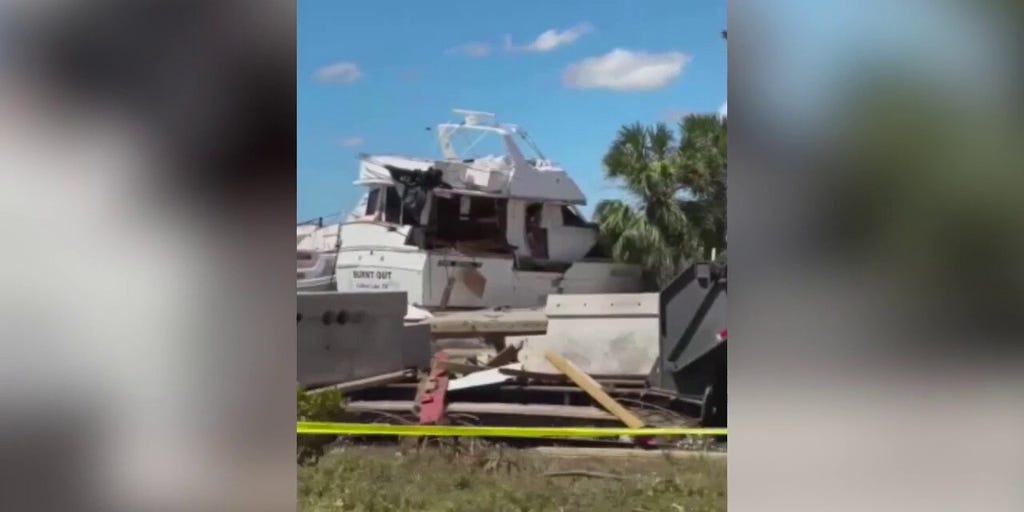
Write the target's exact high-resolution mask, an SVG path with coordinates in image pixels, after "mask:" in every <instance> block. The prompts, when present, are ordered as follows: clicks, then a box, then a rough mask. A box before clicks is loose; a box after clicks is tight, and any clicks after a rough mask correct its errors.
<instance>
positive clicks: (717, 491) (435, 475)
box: [298, 446, 726, 512]
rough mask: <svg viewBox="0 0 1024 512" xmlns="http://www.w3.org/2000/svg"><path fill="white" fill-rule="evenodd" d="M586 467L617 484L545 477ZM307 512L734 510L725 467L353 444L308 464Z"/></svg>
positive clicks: (303, 506)
mask: <svg viewBox="0 0 1024 512" xmlns="http://www.w3.org/2000/svg"><path fill="white" fill-rule="evenodd" d="M567 470H570V471H571V470H585V471H592V472H600V473H603V474H606V475H609V476H615V478H611V477H602V478H595V477H580V476H558V477H553V476H545V475H544V473H546V472H557V471H567ZM298 495H299V510H302V511H307V512H314V511H332V512H341V511H352V512H356V511H358V512H383V511H400V512H401V511H410V512H411V511H415V512H442V511H443V512H457V511H473V512H480V511H487V512H513V511H516V512H519V511H530V512H534V511H552V512H573V511H580V512H582V511H587V512H601V511H608V512H613V511H614V512H648V511H649V512H662V511H667V512H680V511H685V512H699V511H724V510H726V462H725V460H724V459H708V458H700V457H694V458H685V459H669V458H667V457H666V458H660V457H659V458H636V459H623V458H615V459H582V460H581V459H555V458H546V457H544V456H541V455H539V454H535V453H524V452H520V451H517V450H514V449H509V448H506V449H504V450H500V449H498V448H495V447H493V446H491V447H487V448H477V449H475V450H467V449H454V448H452V447H445V446H441V447H430V448H422V449H416V448H404V449H403V448H398V447H379V446H378V447H355V446H348V447H344V448H341V449H338V450H334V451H332V452H329V453H327V454H326V455H324V456H323V457H321V458H319V459H318V460H317V461H316V462H313V463H309V464H305V465H301V466H300V467H299V489H298Z"/></svg>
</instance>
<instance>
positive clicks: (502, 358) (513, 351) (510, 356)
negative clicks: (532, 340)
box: [487, 345, 519, 368]
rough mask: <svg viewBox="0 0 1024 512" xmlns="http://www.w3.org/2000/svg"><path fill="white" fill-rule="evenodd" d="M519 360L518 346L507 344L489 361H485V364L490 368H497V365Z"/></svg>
mask: <svg viewBox="0 0 1024 512" xmlns="http://www.w3.org/2000/svg"><path fill="white" fill-rule="evenodd" d="M518 360H519V348H518V347H515V346H512V345H509V346H507V347H505V348H503V349H501V351H500V352H498V353H497V354H495V355H494V357H492V358H491V360H490V361H487V366H488V367H490V368H497V367H499V366H505V365H506V364H509V363H514V362H516V361H518Z"/></svg>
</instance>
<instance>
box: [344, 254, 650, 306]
mask: <svg viewBox="0 0 1024 512" xmlns="http://www.w3.org/2000/svg"><path fill="white" fill-rule="evenodd" d="M335 280H336V282H337V287H338V290H339V291H353V292H378V291H379V292H386V291H405V292H406V293H407V294H408V297H409V303H410V304H412V305H415V306H418V307H422V308H427V309H442V308H443V309H448V308H451V309H458V308H491V307H499V306H509V307H538V306H543V305H544V303H545V301H546V300H547V296H548V295H549V294H553V293H562V294H576V293H636V292H640V291H641V288H642V280H641V276H640V271H639V269H637V268H635V267H632V266H629V265H620V264H615V263H609V262H603V261H601V262H593V261H580V262H576V263H573V264H572V265H571V266H570V267H569V268H568V270H566V271H565V272H539V271H533V270H530V271H526V270H519V269H516V268H515V264H514V262H513V260H512V258H510V257H508V258H506V257H489V256H467V255H464V254H459V253H455V252H453V251H451V252H450V251H423V250H417V249H415V248H409V249H408V250H407V249H406V248H387V247H379V248H374V249H369V248H365V249H348V250H347V249H345V248H342V249H341V251H340V252H339V253H338V262H337V267H336V272H335Z"/></svg>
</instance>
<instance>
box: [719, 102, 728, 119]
mask: <svg viewBox="0 0 1024 512" xmlns="http://www.w3.org/2000/svg"><path fill="white" fill-rule="evenodd" d="M728 105H729V102H728V101H726V102H725V103H722V106H721V107H719V108H718V116H719V117H728V108H727V107H728Z"/></svg>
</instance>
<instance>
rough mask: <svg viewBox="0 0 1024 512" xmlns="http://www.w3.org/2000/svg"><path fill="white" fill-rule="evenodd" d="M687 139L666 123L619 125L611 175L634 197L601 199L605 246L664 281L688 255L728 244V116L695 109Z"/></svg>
mask: <svg viewBox="0 0 1024 512" xmlns="http://www.w3.org/2000/svg"><path fill="white" fill-rule="evenodd" d="M679 129H680V132H681V136H680V140H679V142H678V143H677V142H676V136H675V134H674V133H673V132H672V130H671V129H670V128H669V127H668V126H667V125H665V124H663V123H658V124H656V125H654V126H643V125H641V124H633V125H629V126H624V127H622V129H620V130H619V133H618V136H617V137H616V138H615V141H614V142H612V145H611V148H610V149H609V150H608V153H607V154H606V155H605V157H604V166H605V176H606V177H607V178H608V179H610V180H613V181H616V182H618V183H619V184H620V185H621V186H622V188H623V189H624V190H625V191H626V192H628V193H629V195H630V197H631V201H628V202H627V201H620V200H606V201H602V202H600V203H598V205H597V207H596V209H595V210H594V220H595V221H596V222H597V223H598V224H599V225H600V227H601V245H602V247H603V248H604V250H605V251H606V252H607V253H608V254H609V255H611V256H612V258H614V259H616V260H617V261H622V262H627V263H635V264H639V265H642V266H643V267H644V269H645V270H646V271H647V272H648V273H650V275H651V276H652V277H653V278H654V279H655V280H656V281H657V283H658V284H659V285H662V284H664V283H665V282H667V281H668V280H669V279H671V278H672V277H674V276H675V275H676V274H677V273H679V271H681V270H682V265H683V263H684V261H686V260H693V259H698V258H709V257H710V256H711V252H712V250H713V249H714V250H716V251H717V252H718V253H719V254H721V253H723V252H724V251H725V248H726V243H725V233H726V222H725V203H726V200H725V196H726V160H727V159H726V120H725V118H722V117H719V116H717V115H713V114H708V115H689V116H686V117H685V118H684V119H683V120H682V121H680V123H679Z"/></svg>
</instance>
